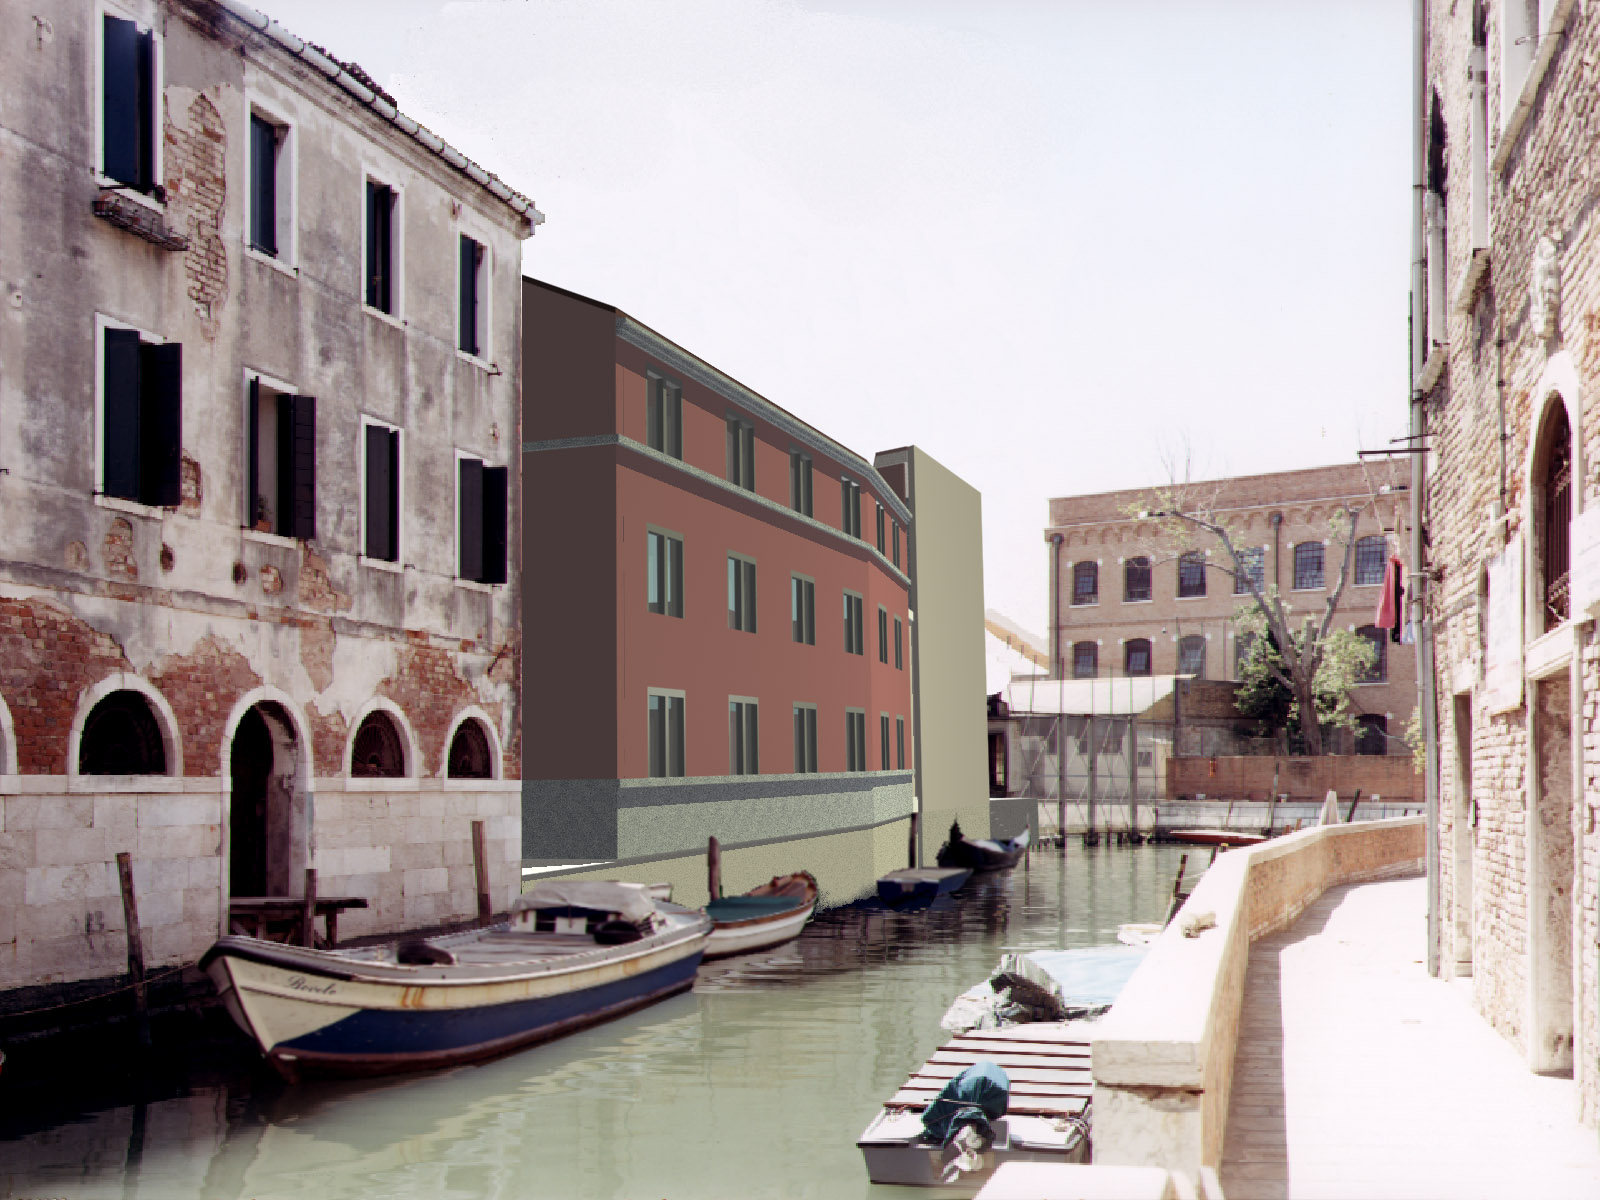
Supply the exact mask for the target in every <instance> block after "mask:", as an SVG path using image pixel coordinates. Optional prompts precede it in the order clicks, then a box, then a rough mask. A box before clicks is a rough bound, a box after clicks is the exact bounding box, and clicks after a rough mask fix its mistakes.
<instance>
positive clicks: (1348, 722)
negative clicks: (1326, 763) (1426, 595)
mask: <svg viewBox="0 0 1600 1200" xmlns="http://www.w3.org/2000/svg"><path fill="white" fill-rule="evenodd" d="M1190 490H1191V489H1189V488H1182V487H1174V488H1168V489H1164V490H1161V491H1158V492H1155V493H1153V494H1152V495H1151V497H1150V500H1149V503H1148V506H1147V507H1144V508H1142V509H1140V510H1138V511H1137V512H1136V513H1135V514H1133V515H1137V516H1139V517H1142V518H1153V519H1155V520H1156V521H1158V522H1159V524H1160V527H1161V528H1162V529H1163V531H1164V532H1165V534H1166V535H1167V540H1168V543H1169V544H1171V545H1175V546H1176V547H1177V548H1178V549H1179V551H1180V553H1181V552H1183V551H1191V550H1192V549H1193V548H1194V546H1195V544H1196V542H1197V541H1200V540H1210V541H1212V542H1214V543H1215V544H1216V546H1217V547H1219V548H1220V549H1221V551H1222V557H1223V559H1224V562H1223V563H1222V564H1216V563H1211V562H1208V563H1207V564H1206V565H1207V567H1208V568H1209V569H1211V570H1220V571H1222V572H1223V573H1224V574H1226V575H1227V576H1229V577H1230V578H1231V579H1233V580H1235V581H1236V582H1237V581H1239V580H1243V581H1244V582H1245V584H1246V585H1247V587H1246V593H1247V594H1248V595H1249V597H1250V598H1249V600H1248V601H1247V602H1246V603H1245V604H1244V605H1243V607H1241V608H1240V610H1239V617H1238V622H1239V636H1241V637H1244V638H1246V639H1248V649H1247V651H1246V652H1245V654H1244V655H1243V656H1242V659H1241V663H1240V672H1239V673H1240V689H1239V699H1240V705H1239V711H1240V713H1241V715H1244V716H1248V717H1252V718H1253V719H1256V720H1260V721H1262V722H1263V723H1264V724H1267V725H1269V726H1270V727H1273V728H1283V727H1285V726H1288V725H1294V726H1297V727H1298V729H1299V732H1300V740H1301V741H1302V743H1303V744H1304V745H1305V748H1306V752H1307V753H1308V754H1322V753H1324V752H1325V751H1324V749H1323V733H1324V731H1325V730H1327V729H1338V728H1347V729H1353V728H1354V727H1355V725H1356V719H1355V716H1354V714H1353V713H1352V712H1351V711H1350V689H1351V688H1352V687H1353V686H1355V684H1356V683H1358V682H1360V680H1361V679H1362V677H1363V676H1364V675H1365V673H1366V672H1368V671H1370V670H1371V669H1372V667H1373V660H1374V655H1373V650H1372V646H1371V645H1370V644H1369V643H1368V642H1367V641H1366V639H1364V638H1362V637H1360V636H1359V635H1357V634H1356V633H1354V632H1352V631H1351V630H1348V629H1335V628H1334V627H1333V616H1334V611H1335V610H1336V609H1337V608H1338V606H1339V599H1340V597H1341V596H1343V595H1344V589H1345V584H1346V582H1347V581H1348V580H1349V577H1350V572H1351V569H1352V568H1353V567H1354V565H1355V555H1356V522H1357V518H1358V517H1359V516H1360V514H1361V512H1362V511H1363V510H1364V509H1365V508H1366V507H1367V505H1365V504H1364V505H1361V506H1359V507H1355V508H1350V507H1345V508H1340V509H1337V510H1335V512H1334V514H1333V516H1332V518H1331V519H1330V521H1329V526H1330V533H1331V534H1332V537H1331V538H1330V542H1331V543H1332V544H1334V545H1336V546H1337V547H1338V560H1339V577H1338V581H1337V582H1336V583H1335V584H1334V586H1333V587H1332V588H1331V589H1330V590H1329V591H1328V592H1327V594H1326V596H1325V597H1324V599H1323V604H1322V612H1321V613H1320V614H1318V613H1316V612H1315V610H1312V611H1310V612H1309V613H1307V614H1306V615H1305V616H1304V618H1303V619H1302V620H1301V622H1300V624H1299V625H1298V626H1296V625H1295V623H1294V620H1293V618H1294V617H1295V616H1296V615H1298V614H1296V613H1294V610H1293V609H1291V608H1290V606H1289V605H1287V604H1285V603H1284V602H1283V597H1282V596H1280V595H1279V594H1278V589H1277V587H1276V585H1272V584H1267V583H1266V582H1265V581H1264V580H1263V579H1262V578H1261V577H1260V575H1259V573H1258V570H1257V569H1256V566H1257V564H1256V563H1255V562H1253V561H1247V559H1246V557H1245V555H1243V554H1242V553H1241V547H1239V546H1238V544H1237V538H1236V536H1235V534H1234V533H1233V531H1231V530H1230V529H1229V528H1228V525H1227V522H1226V520H1225V518H1224V516H1223V514H1222V513H1220V512H1218V511H1217V508H1216V505H1215V504H1214V503H1213V504H1206V503H1203V502H1197V498H1196V497H1194V496H1192V495H1188V494H1186V493H1188V492H1189V491H1190ZM1213 499H1214V498H1213ZM1186 502H1187V503H1186ZM1370 503H1371V501H1368V504H1370ZM1236 590H1237V588H1236Z"/></svg>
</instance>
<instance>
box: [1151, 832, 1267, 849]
mask: <svg viewBox="0 0 1600 1200" xmlns="http://www.w3.org/2000/svg"><path fill="white" fill-rule="evenodd" d="M1161 836H1162V837H1164V838H1165V839H1166V840H1167V841H1169V842H1183V843H1185V844H1187V845H1190V846H1230V847H1234V848H1238V847H1240V846H1255V845H1259V844H1260V843H1261V842H1264V841H1266V840H1267V839H1266V837H1265V835H1263V834H1259V833H1246V832H1244V831H1243V830H1242V829H1235V830H1228V829H1172V830H1169V831H1168V832H1166V833H1164V834H1162V835H1161Z"/></svg>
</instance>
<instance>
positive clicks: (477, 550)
mask: <svg viewBox="0 0 1600 1200" xmlns="http://www.w3.org/2000/svg"><path fill="white" fill-rule="evenodd" d="M456 461H457V462H458V463H460V467H461V474H460V491H459V492H458V493H457V511H458V514H459V520H458V523H457V529H458V531H459V532H458V534H457V536H458V537H459V539H460V540H459V543H458V545H459V547H460V566H459V570H460V572H461V578H462V579H471V580H474V581H476V582H477V583H504V582H505V581H506V557H507V555H506V551H507V549H508V547H507V545H506V503H507V494H506V487H507V482H508V480H509V477H510V471H509V470H508V469H507V468H506V467H491V466H489V465H488V464H486V463H484V462H482V461H481V460H479V459H476V458H468V457H466V456H465V455H462V456H460V457H459V458H457V460H456Z"/></svg>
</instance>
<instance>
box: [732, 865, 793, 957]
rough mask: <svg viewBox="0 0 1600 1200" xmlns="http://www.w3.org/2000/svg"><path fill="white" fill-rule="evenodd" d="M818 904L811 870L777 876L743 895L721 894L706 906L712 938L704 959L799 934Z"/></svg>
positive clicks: (778, 942) (772, 943)
mask: <svg viewBox="0 0 1600 1200" xmlns="http://www.w3.org/2000/svg"><path fill="white" fill-rule="evenodd" d="M816 907H817V880H816V877H815V876H814V875H812V874H811V872H810V871H796V872H795V873H794V874H793V875H779V876H778V877H776V878H775V879H773V880H772V881H771V882H770V883H763V884H762V885H761V886H760V887H754V888H751V889H750V890H749V891H748V892H746V893H744V895H742V896H723V897H719V898H717V899H715V900H712V901H711V902H710V903H709V904H707V905H706V915H707V916H709V917H710V918H711V937H710V938H709V939H708V940H707V941H706V954H705V956H706V958H707V959H708V960H709V959H713V958H726V957H727V956H728V955H730V954H747V953H749V952H750V951H752V950H765V949H767V948H769V947H771V946H778V945H782V944H783V943H784V942H787V941H788V940H789V939H790V938H796V937H799V936H800V931H801V930H802V929H804V928H805V924H806V922H807V921H809V920H810V919H811V914H812V913H813V912H815V911H816Z"/></svg>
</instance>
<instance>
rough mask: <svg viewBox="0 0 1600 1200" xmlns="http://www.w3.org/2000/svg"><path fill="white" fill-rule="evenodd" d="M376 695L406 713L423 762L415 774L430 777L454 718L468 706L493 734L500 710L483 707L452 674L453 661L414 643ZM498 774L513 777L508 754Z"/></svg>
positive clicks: (441, 652)
mask: <svg viewBox="0 0 1600 1200" xmlns="http://www.w3.org/2000/svg"><path fill="white" fill-rule="evenodd" d="M378 694H379V695H381V696H385V697H387V698H388V699H390V700H393V701H394V702H395V703H396V704H398V705H399V706H400V708H401V709H402V710H403V711H404V712H405V714H406V718H407V720H409V721H410V722H411V728H412V731H413V732H414V733H415V734H416V737H417V751H418V753H419V754H420V755H421V758H422V761H421V763H419V764H418V772H417V773H418V774H422V775H432V774H436V773H437V772H438V770H439V764H440V762H441V761H442V759H443V756H444V752H445V744H444V739H445V735H446V734H447V733H448V732H449V729H450V724H451V722H452V721H453V720H454V718H455V715H456V714H457V713H458V712H460V711H461V710H462V709H463V708H466V707H468V706H469V705H478V706H479V707H481V708H483V710H484V712H486V713H487V714H488V715H489V719H490V720H492V721H494V722H495V725H496V729H495V732H496V733H497V734H498V733H499V732H500V730H499V723H500V705H498V704H484V703H483V702H482V701H481V700H480V699H479V698H478V695H477V693H476V692H474V691H473V689H472V687H471V685H470V684H468V683H467V681H466V680H465V679H463V678H462V677H461V674H460V672H459V670H458V669H457V664H456V656H455V655H454V654H452V653H450V652H449V651H447V650H442V649H440V648H438V647H437V646H432V645H428V644H427V643H425V642H421V641H418V642H414V643H413V644H411V645H409V646H407V647H406V648H405V649H404V650H402V651H401V653H400V662H399V669H398V670H396V672H395V673H394V674H393V675H391V676H390V677H389V678H387V679H385V680H384V681H383V682H382V683H380V684H379V685H378ZM505 759H506V761H505V762H504V764H503V767H502V770H503V772H504V774H505V777H506V778H507V779H514V778H516V777H517V774H518V772H517V768H516V764H515V761H514V760H513V759H512V758H511V755H510V754H509V753H508V754H506V755H505Z"/></svg>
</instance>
